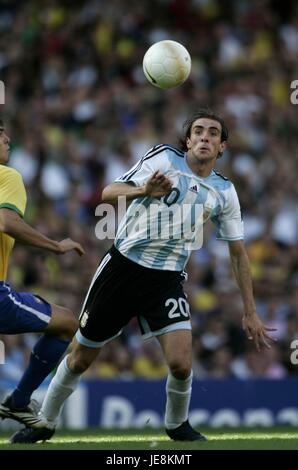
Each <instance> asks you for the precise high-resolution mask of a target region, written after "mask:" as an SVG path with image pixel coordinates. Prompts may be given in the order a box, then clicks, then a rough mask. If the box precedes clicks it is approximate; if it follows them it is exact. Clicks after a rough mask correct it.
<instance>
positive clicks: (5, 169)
mask: <svg viewBox="0 0 298 470" xmlns="http://www.w3.org/2000/svg"><path fill="white" fill-rule="evenodd" d="M0 178H1V181H2V183H5V182H20V181H23V177H22V175H21V173H20V172H19V171H17V170H16V169H15V168H12V167H10V166H6V165H0Z"/></svg>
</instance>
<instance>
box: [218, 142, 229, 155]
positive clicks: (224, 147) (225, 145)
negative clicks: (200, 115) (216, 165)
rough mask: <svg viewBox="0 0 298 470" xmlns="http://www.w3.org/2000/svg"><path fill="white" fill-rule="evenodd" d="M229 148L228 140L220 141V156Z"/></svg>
mask: <svg viewBox="0 0 298 470" xmlns="http://www.w3.org/2000/svg"><path fill="white" fill-rule="evenodd" d="M226 148H227V142H226V141H225V140H224V141H223V142H221V143H220V146H219V154H220V156H222V154H223V153H224V151H225V150H226Z"/></svg>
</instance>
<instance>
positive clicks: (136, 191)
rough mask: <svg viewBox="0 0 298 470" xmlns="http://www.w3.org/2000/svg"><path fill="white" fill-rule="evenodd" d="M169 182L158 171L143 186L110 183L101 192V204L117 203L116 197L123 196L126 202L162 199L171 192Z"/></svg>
mask: <svg viewBox="0 0 298 470" xmlns="http://www.w3.org/2000/svg"><path fill="white" fill-rule="evenodd" d="M171 188H172V183H171V181H170V180H169V179H168V178H167V177H166V176H165V175H163V174H162V173H160V172H159V171H156V172H155V173H153V175H152V176H151V177H150V178H149V179H148V181H147V182H146V183H145V184H144V185H143V186H133V185H131V184H129V183H112V184H109V185H108V186H106V187H105V188H104V190H103V192H102V200H103V202H107V203H110V204H115V203H117V200H118V197H120V196H124V197H126V199H127V200H128V201H131V200H132V199H136V198H138V197H144V196H149V197H162V196H165V195H166V194H168V193H169V192H170V191H171Z"/></svg>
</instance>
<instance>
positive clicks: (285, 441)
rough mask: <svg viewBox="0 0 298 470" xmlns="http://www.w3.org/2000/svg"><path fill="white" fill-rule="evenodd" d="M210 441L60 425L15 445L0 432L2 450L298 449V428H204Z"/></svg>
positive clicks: (153, 432) (161, 433)
mask: <svg viewBox="0 0 298 470" xmlns="http://www.w3.org/2000/svg"><path fill="white" fill-rule="evenodd" d="M201 431H202V432H203V433H204V434H205V435H206V436H207V437H208V442H187V443H182V442H173V441H171V440H170V439H169V438H168V437H167V436H166V434H165V433H164V431H163V429H161V430H155V429H154V430H152V429H148V428H147V429H122V430H121V429H116V430H110V429H109V430H107V429H99V428H98V429H96V428H93V429H85V430H83V431H82V430H80V431H68V430H63V429H61V430H60V429H59V430H58V431H57V432H56V434H55V435H54V436H53V438H52V439H51V440H50V441H48V442H46V443H38V444H34V445H12V444H9V441H8V438H9V436H10V434H11V433H8V432H0V451H1V450H21V449H22V450H24V449H30V450H63V449H64V450H109V451H115V450H150V451H156V452H159V451H162V450H198V449H200V450H294V449H295V450H298V429H297V428H294V427H274V428H220V429H210V428H209V429H201Z"/></svg>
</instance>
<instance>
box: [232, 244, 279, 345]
mask: <svg viewBox="0 0 298 470" xmlns="http://www.w3.org/2000/svg"><path fill="white" fill-rule="evenodd" d="M229 249H230V258H231V263H232V269H233V272H234V275H235V278H236V280H237V283H238V286H239V289H240V292H241V296H242V300H243V304H244V316H243V320H242V322H243V328H244V330H245V331H246V334H247V336H248V338H249V339H252V340H254V342H255V344H256V347H257V349H258V350H260V345H265V346H266V347H268V348H270V345H269V342H268V341H272V338H271V337H270V336H269V334H268V333H267V331H275V329H273V328H267V327H266V326H265V325H263V323H262V321H261V320H260V318H259V317H258V315H257V312H256V306H255V302H254V296H253V287H252V279H251V272H250V265H249V259H248V255H247V252H246V248H245V245H244V242H243V241H242V240H235V241H230V242H229Z"/></svg>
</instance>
